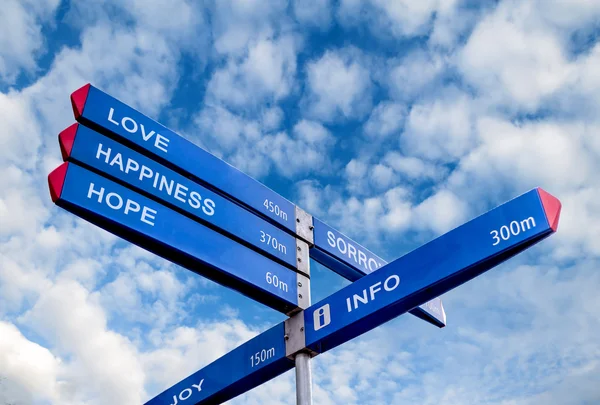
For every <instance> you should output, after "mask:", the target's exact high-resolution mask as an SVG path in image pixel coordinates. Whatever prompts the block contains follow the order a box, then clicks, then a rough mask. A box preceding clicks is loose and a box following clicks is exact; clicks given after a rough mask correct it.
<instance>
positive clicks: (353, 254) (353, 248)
mask: <svg viewBox="0 0 600 405" xmlns="http://www.w3.org/2000/svg"><path fill="white" fill-rule="evenodd" d="M313 225H314V239H315V245H316V246H319V249H317V250H315V251H314V252H311V257H312V258H313V259H315V260H316V261H317V262H319V263H321V264H322V265H324V266H327V267H329V268H330V269H332V270H334V271H335V272H336V273H338V274H340V275H341V276H343V277H345V278H346V279H348V280H350V281H356V280H358V279H359V278H362V277H363V276H364V275H366V274H370V273H372V272H374V271H375V270H377V269H379V268H381V267H383V266H385V265H386V264H387V262H386V261H385V260H383V259H382V258H381V257H379V256H377V255H376V254H374V253H373V252H371V251H369V250H368V249H366V248H364V247H363V246H361V245H359V244H358V243H356V242H355V241H353V240H352V239H350V238H349V237H347V236H346V235H344V234H343V233H341V232H339V231H336V230H335V229H333V228H332V227H330V226H329V225H327V224H325V223H324V222H322V221H320V220H319V219H317V218H313ZM409 312H410V313H411V314H413V315H415V316H416V317H418V318H421V319H423V320H425V321H427V322H429V323H432V324H434V325H436V326H438V327H440V328H441V327H444V326H446V313H445V312H444V307H443V305H442V300H441V299H440V298H435V299H434V300H432V301H430V302H427V303H425V304H423V305H421V306H419V307H416V308H414V309H411V310H410V311H409Z"/></svg>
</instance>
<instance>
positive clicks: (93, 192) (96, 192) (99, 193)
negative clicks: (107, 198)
mask: <svg viewBox="0 0 600 405" xmlns="http://www.w3.org/2000/svg"><path fill="white" fill-rule="evenodd" d="M94 194H97V195H98V202H99V203H101V202H102V198H103V197H104V187H100V191H96V190H94V183H90V188H89V189H88V194H87V198H92V195H94Z"/></svg>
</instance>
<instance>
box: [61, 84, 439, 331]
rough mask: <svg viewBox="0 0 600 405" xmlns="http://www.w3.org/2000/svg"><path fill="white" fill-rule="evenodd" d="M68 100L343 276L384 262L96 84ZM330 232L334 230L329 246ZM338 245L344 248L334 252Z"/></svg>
mask: <svg viewBox="0 0 600 405" xmlns="http://www.w3.org/2000/svg"><path fill="white" fill-rule="evenodd" d="M71 104H72V107H73V112H74V114H75V118H76V120H77V121H79V122H80V123H82V124H83V125H85V126H87V127H89V128H93V129H94V130H96V131H98V132H100V133H102V134H104V135H106V136H108V137H111V138H113V139H114V140H115V141H117V142H119V143H122V144H124V145H126V146H127V147H130V148H132V149H134V150H136V151H138V152H139V153H140V154H143V155H146V156H147V157H148V158H150V159H153V160H155V161H157V162H160V163H161V164H162V165H164V166H166V167H168V168H170V169H172V170H173V171H174V172H178V173H180V174H181V175H182V176H184V177H187V178H190V179H192V180H193V181H194V182H197V183H199V184H202V185H203V186H205V187H206V188H208V189H211V190H213V191H215V192H216V193H219V194H221V195H223V196H224V197H225V198H229V199H231V200H233V201H235V202H236V203H238V204H240V205H242V206H244V207H246V208H247V209H249V210H252V211H253V212H254V213H255V214H256V215H259V216H261V217H263V218H265V219H267V220H268V221H271V222H272V223H273V224H275V225H277V226H278V227H280V228H281V229H283V230H285V231H286V232H288V233H290V234H291V235H293V236H294V237H296V238H299V239H301V240H303V241H305V242H307V243H308V245H309V246H310V249H309V254H310V257H311V258H313V259H314V260H316V261H318V262H320V263H322V264H324V265H325V266H327V267H329V268H330V269H332V270H333V271H335V272H337V273H339V274H341V275H342V276H343V277H345V278H347V279H348V280H350V281H354V280H357V279H358V278H360V277H362V276H363V275H365V274H368V273H370V272H371V271H373V270H374V269H376V268H379V267H381V265H382V264H385V261H383V260H382V259H381V258H379V257H377V256H376V255H374V254H373V253H371V252H369V251H368V250H367V249H365V248H364V247H362V246H360V245H359V244H357V243H356V242H354V241H352V240H351V239H350V238H348V237H347V236H345V235H343V234H341V233H340V232H337V231H336V230H335V229H333V228H331V227H330V226H328V225H326V224H325V223H323V222H322V221H319V220H316V219H315V220H314V221H313V217H312V216H311V215H309V214H307V213H306V212H305V211H304V210H302V209H301V208H299V207H297V206H296V205H294V204H293V203H291V202H290V201H288V200H287V199H285V198H284V197H282V196H281V195H279V194H278V193H276V192H274V191H273V190H271V189H269V188H268V187H266V186H265V185H263V184H262V183H260V182H258V181H256V180H255V179H253V178H252V177H250V176H248V175H246V174H245V173H243V172H241V171H239V170H237V169H236V168H234V167H233V166H231V165H229V164H227V163H226V162H225V161H223V160H221V159H219V158H217V157H216V156H214V155H212V154H210V153H208V152H207V151H205V150H203V149H202V148H199V147H197V146H196V145H194V144H193V143H191V142H190V141H188V140H187V139H185V138H183V137H181V136H180V135H178V134H176V133H175V132H173V131H171V130H170V129H168V128H166V127H164V126H163V125H161V124H160V123H158V122H156V121H154V120H152V119H151V118H149V117H147V116H146V115H144V114H142V113H140V112H139V111H137V110H135V109H133V108H131V107H129V106H128V105H126V104H124V103H122V102H121V101H119V100H117V99H116V98H114V97H111V96H110V95H108V94H106V93H104V92H103V91H101V90H99V89H97V88H96V87H94V86H92V85H90V84H87V85H85V86H83V87H81V88H80V89H78V90H76V91H75V92H73V94H72V95H71ZM100 170H103V169H100ZM151 192H152V191H151ZM313 222H314V223H313ZM313 231H314V232H313ZM331 233H333V234H334V235H335V240H334V241H335V242H334V243H335V245H334V246H332V245H331V243H332V239H331V236H330V235H331ZM313 234H314V237H313ZM277 240H280V239H279V238H278V239H277ZM281 240H282V239H281ZM343 246H346V251H345V252H343V251H340V249H343ZM307 263H308V261H307V260H302V259H301V261H300V262H299V264H300V265H301V266H304V264H307ZM305 270H306V269H305ZM306 271H307V270H306ZM428 307H432V308H435V309H436V310H435V311H431V310H429V309H428ZM441 312H443V308H442V307H441V300H435V301H434V302H432V303H430V304H429V305H428V306H425V305H424V306H421V307H417V308H415V309H413V310H411V313H412V314H413V315H416V316H418V317H419V318H421V319H424V320H426V321H428V322H430V323H432V324H434V325H436V326H438V327H443V326H444V325H445V319H443V318H442V317H440V316H439V314H440V313H441ZM444 318H445V317H444Z"/></svg>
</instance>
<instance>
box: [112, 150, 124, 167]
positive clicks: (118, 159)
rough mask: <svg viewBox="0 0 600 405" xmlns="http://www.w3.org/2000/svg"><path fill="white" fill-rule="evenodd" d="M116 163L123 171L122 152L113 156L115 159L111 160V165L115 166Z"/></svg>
mask: <svg viewBox="0 0 600 405" xmlns="http://www.w3.org/2000/svg"><path fill="white" fill-rule="evenodd" d="M115 164H117V165H119V169H121V171H123V157H122V156H121V154H120V153H117V154H116V155H115V157H114V158H113V160H111V162H110V166H114V165H115Z"/></svg>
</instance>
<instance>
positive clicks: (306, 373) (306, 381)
mask: <svg viewBox="0 0 600 405" xmlns="http://www.w3.org/2000/svg"><path fill="white" fill-rule="evenodd" d="M296 405H312V372H311V369H310V354H308V353H298V354H297V355H296Z"/></svg>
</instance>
